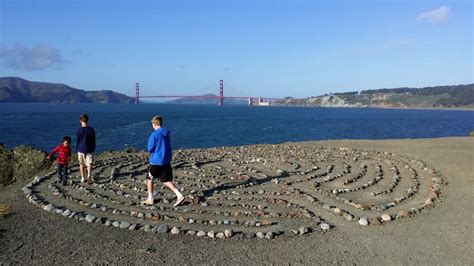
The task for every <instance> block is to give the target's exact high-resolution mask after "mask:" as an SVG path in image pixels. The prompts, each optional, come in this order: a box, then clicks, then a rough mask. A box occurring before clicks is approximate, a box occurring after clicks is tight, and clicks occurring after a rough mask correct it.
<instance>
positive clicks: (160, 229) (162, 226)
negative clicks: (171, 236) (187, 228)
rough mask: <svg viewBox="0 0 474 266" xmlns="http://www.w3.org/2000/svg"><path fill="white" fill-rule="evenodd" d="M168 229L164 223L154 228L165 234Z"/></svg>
mask: <svg viewBox="0 0 474 266" xmlns="http://www.w3.org/2000/svg"><path fill="white" fill-rule="evenodd" d="M174 228H176V227H174ZM174 228H173V229H174ZM168 230H169V228H168V225H166V224H160V225H159V226H158V228H157V229H156V231H157V232H158V233H161V234H166V233H168Z"/></svg>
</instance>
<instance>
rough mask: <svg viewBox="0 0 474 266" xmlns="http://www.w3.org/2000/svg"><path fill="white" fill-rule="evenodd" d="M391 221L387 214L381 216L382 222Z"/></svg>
mask: <svg viewBox="0 0 474 266" xmlns="http://www.w3.org/2000/svg"><path fill="white" fill-rule="evenodd" d="M391 220H392V217H391V216H390V215H389V214H383V215H382V221H384V222H389V221H391Z"/></svg>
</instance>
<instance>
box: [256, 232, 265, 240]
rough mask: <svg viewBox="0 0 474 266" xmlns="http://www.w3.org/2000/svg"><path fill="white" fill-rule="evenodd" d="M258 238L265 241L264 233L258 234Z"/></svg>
mask: <svg viewBox="0 0 474 266" xmlns="http://www.w3.org/2000/svg"><path fill="white" fill-rule="evenodd" d="M257 237H258V238H260V239H264V238H265V235H264V234H263V233H262V232H257Z"/></svg>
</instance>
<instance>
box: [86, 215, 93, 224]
mask: <svg viewBox="0 0 474 266" xmlns="http://www.w3.org/2000/svg"><path fill="white" fill-rule="evenodd" d="M94 220H95V217H94V216H92V215H90V214H88V215H86V221H88V222H89V223H92V222H93V221H94Z"/></svg>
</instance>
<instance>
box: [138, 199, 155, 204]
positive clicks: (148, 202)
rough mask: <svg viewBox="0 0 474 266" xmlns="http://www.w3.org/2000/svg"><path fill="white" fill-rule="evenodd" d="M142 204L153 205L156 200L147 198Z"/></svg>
mask: <svg viewBox="0 0 474 266" xmlns="http://www.w3.org/2000/svg"><path fill="white" fill-rule="evenodd" d="M141 203H142V205H153V204H154V203H155V201H154V200H153V199H147V200H144V201H142V202H141Z"/></svg>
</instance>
